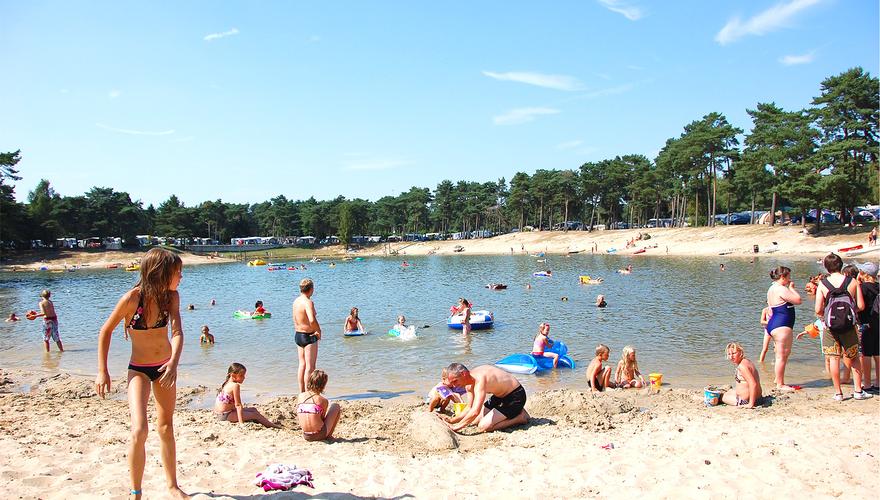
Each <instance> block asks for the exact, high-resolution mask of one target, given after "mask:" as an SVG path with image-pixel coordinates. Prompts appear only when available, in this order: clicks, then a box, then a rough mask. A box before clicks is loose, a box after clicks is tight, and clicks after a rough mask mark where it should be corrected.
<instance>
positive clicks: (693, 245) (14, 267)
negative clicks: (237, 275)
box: [0, 225, 880, 272]
mask: <svg viewBox="0 0 880 500" xmlns="http://www.w3.org/2000/svg"><path fill="white" fill-rule="evenodd" d="M869 231H870V229H869V226H860V227H855V228H835V229H825V230H823V233H822V234H819V235H812V234H805V233H804V232H803V229H802V228H801V227H800V226H777V227H769V226H766V225H742V226H716V227H697V228H690V227H688V228H646V229H622V230H613V231H611V230H609V231H593V232H587V231H569V232H563V231H530V232H518V233H507V234H502V235H497V236H494V237H492V238H485V239H470V240H442V241H423V242H399V243H388V244H384V243H383V244H378V245H375V246H371V247H365V248H363V249H361V250H358V251H354V252H345V250H344V249H343V248H342V247H341V246H339V245H336V246H330V247H323V248H319V249H314V250H306V252H307V253H306V257H311V256H318V257H322V258H327V259H332V258H341V257H343V256H346V255H359V256H371V257H381V256H396V257H402V256H427V255H465V256H466V255H498V256H501V255H522V254H533V253H538V252H544V253H546V254H558V255H588V254H591V253H594V254H598V255H620V256H632V257H657V256H670V257H694V256H702V257H728V258H730V257H750V258H751V257H760V256H785V257H805V258H806V257H820V256H823V255H825V254H827V253H828V252H831V251H835V252H840V249H843V248H850V247H855V246H858V245H862V247H863V248H862V251H864V250H870V251H869V252H867V253H863V254H860V255H845V254H846V252H840V253H843V254H844V255H841V257H844V258H854V259H857V260H860V259H875V260H876V259H877V258H878V257H880V246H877V247H871V248H869V247H868V245H867V234H868V232H869ZM644 234H647V235H650V239H642V240H638V239H637V238H638V237H639V235H644ZM633 240H634V241H633ZM630 241H633V246H631V247H629V248H627V243H628V242H630ZM774 243H775V244H774ZM755 245H757V246H758V249H759V251H758V253H755V252H754V246H755ZM457 246H461V247H462V248H463V250H462V251H460V252H456V251H455V248H456V247H457ZM609 250H613V251H611V252H609ZM255 252H256V251H255ZM637 252H639V253H637ZM144 253H145V251H142V250H108V251H102V252H96V251H71V250H59V251H57V252H53V253H48V252H47V253H30V254H28V255H14V256H13V257H11V258H10V262H8V263H4V264H2V265H0V272H4V271H5V272H12V271H39V270H40V267H46V268H47V269H45V270H47V271H50V272H51V271H54V272H59V271H64V270H65V268H66V267H68V266H82V267H88V268H90V269H100V268H106V267H107V266H108V265H113V264H116V265H117V266H119V267H120V268H122V267H124V266H125V265H127V263H129V262H132V261H134V260H135V259H137V258H139V257H140V256H142V255H143V254H144ZM177 253H178V255H180V257H181V259H182V260H183V263H184V265H202V264H222V263H229V262H239V261H237V260H236V259H232V258H225V257H210V256H205V255H199V254H193V253H189V252H185V251H180V252H177ZM260 253H263V252H262V251H261V252H260ZM255 256H258V255H256V254H255ZM304 258H305V257H304ZM304 258H296V259H294V260H303V259H304Z"/></svg>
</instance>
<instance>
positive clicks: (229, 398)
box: [214, 363, 281, 429]
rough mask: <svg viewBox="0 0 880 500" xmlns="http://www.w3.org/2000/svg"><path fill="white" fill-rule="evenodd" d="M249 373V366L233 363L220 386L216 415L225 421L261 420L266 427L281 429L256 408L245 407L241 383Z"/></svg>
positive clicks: (215, 404) (216, 402)
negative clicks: (242, 400)
mask: <svg viewBox="0 0 880 500" xmlns="http://www.w3.org/2000/svg"><path fill="white" fill-rule="evenodd" d="M246 375H247V368H245V367H244V365H243V364H241V363H232V364H231V365H229V369H228V370H226V380H224V381H223V385H221V386H220V392H219V393H218V394H217V400H216V401H214V415H215V416H216V417H217V420H220V421H225V422H239V423H241V422H259V423H261V424H263V425H264V426H266V427H272V428H274V429H280V428H281V426H280V425H279V424H275V423H272V422H270V421H269V419H268V418H266V417H264V416H263V415H262V414H261V413H260V412H258V411H257V409H256V408H245V407H244V406H242V404H241V384H242V383H243V382H244V378H245V376H246Z"/></svg>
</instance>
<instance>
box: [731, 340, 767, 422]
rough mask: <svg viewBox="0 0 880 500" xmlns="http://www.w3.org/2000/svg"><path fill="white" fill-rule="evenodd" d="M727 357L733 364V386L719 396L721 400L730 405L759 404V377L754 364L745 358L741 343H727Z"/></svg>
mask: <svg viewBox="0 0 880 500" xmlns="http://www.w3.org/2000/svg"><path fill="white" fill-rule="evenodd" d="M725 352H726V353H727V359H729V360H730V362H731V363H733V364H734V366H735V367H736V368H734V370H733V381H734V388H733V389H731V390H729V391H727V392H725V393H724V395H723V396H721V401H723V402H724V404H727V405H730V406H738V407H742V408H748V409H750V408H754V407H755V405H759V404H761V398H762V394H761V379H760V377H759V375H758V369H757V368H755V364H754V363H752V362H751V361H749V360H748V359H746V354H745V352H744V351H743V348H742V346H741V345H739V344H738V343H736V342H731V343H729V344H727V347H726V348H725Z"/></svg>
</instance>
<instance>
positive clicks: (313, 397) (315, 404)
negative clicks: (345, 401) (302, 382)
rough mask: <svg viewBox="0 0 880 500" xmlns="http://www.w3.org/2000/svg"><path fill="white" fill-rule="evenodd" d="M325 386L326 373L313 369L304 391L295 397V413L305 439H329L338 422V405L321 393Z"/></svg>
mask: <svg viewBox="0 0 880 500" xmlns="http://www.w3.org/2000/svg"><path fill="white" fill-rule="evenodd" d="M326 387H327V374H326V373H324V370H315V371H313V372H312V373H311V375H309V380H308V382H307V384H306V391H305V392H302V393H300V395H299V396H297V397H296V414H297V416H298V417H299V425H300V427H302V430H303V438H305V440H306V441H323V440H325V439H330V438H331V437H333V430H334V429H336V424H337V423H338V422H339V417H340V415H341V414H340V410H339V405H338V404H336V403H330V401H328V400H327V398H325V397H324V396H323V394H322V393H323V392H324V389H325V388H326Z"/></svg>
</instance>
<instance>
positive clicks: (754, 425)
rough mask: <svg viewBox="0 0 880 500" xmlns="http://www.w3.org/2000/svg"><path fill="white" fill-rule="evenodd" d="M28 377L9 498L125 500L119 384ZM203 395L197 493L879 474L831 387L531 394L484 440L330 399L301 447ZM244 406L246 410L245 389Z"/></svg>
mask: <svg viewBox="0 0 880 500" xmlns="http://www.w3.org/2000/svg"><path fill="white" fill-rule="evenodd" d="M26 377H27V374H26V372H16V371H13V372H3V373H0V419H2V421H3V427H2V432H0V445H2V446H3V449H4V450H6V453H4V455H3V457H0V474H2V475H3V476H4V477H5V478H8V479H9V480H10V481H11V484H12V485H13V487H14V489H15V491H16V494H17V495H18V496H21V497H23V498H69V497H71V496H73V497H75V496H97V495H112V496H115V495H121V494H123V493H124V492H125V491H126V490H127V479H128V473H127V469H128V468H127V464H126V461H125V459H124V456H125V450H126V448H127V442H128V434H129V418H128V404H127V401H126V400H125V389H124V385H120V384H118V383H117V384H114V387H113V390H114V394H113V397H112V398H109V399H107V400H101V399H99V398H98V397H97V396H95V395H94V393H93V391H94V389H93V382H92V381H91V380H83V379H79V378H78V377H71V376H69V375H65V374H58V375H55V376H51V377H39V378H37V380H35V381H33V382H34V383H33V384H31V385H29V387H27V392H10V391H11V390H15V389H20V388H21V385H20V384H21V383H22V382H23V380H24V379H25V378H26ZM214 390H215V389H214V388H204V387H196V388H192V387H184V388H179V389H178V409H177V411H176V413H175V424H176V425H175V432H176V435H177V460H178V475H179V478H180V484H181V487H182V488H183V489H184V491H187V492H188V493H191V494H196V495H197V496H196V498H209V497H210V498H241V495H257V494H262V490H260V489H259V488H257V487H256V486H255V485H254V484H253V477H254V475H255V474H256V473H257V472H259V471H260V470H262V469H263V468H264V467H265V466H266V465H268V464H269V463H287V464H296V465H297V466H299V467H303V468H306V469H309V470H310V471H311V472H312V473H313V474H314V479H315V489H311V488H307V487H297V488H296V489H295V490H294V491H293V492H292V493H289V495H293V498H300V497H303V498H305V497H308V496H311V495H319V496H320V497H321V498H340V499H351V498H362V497H381V498H394V497H397V498H399V497H403V496H413V497H415V498H453V497H455V498H474V497H477V496H482V495H485V494H487V493H489V492H492V493H493V494H496V495H501V496H503V497H506V498H537V497H546V496H547V495H552V496H562V497H568V498H573V497H579V498H584V497H591V498H605V497H619V496H620V494H621V492H626V491H633V492H634V491H638V492H639V494H648V495H649V496H651V497H664V498H667V497H675V498H682V497H694V496H700V497H707V496H712V497H714V496H720V497H724V498H737V497H743V496H746V495H754V492H755V491H769V490H768V489H772V490H773V491H774V494H779V493H783V494H784V495H785V496H795V495H801V496H805V497H807V498H814V497H833V496H838V495H840V494H841V493H843V492H844V491H845V492H847V493H849V494H851V495H855V496H856V498H869V497H870V496H872V493H871V492H872V491H874V489H875V486H874V484H873V483H874V481H873V478H874V476H875V472H876V470H877V468H878V467H880V458H878V455H880V454H878V450H880V436H878V435H877V434H876V433H870V432H869V433H867V434H866V435H864V436H859V437H855V436H853V438H852V439H851V440H842V441H841V440H838V439H828V436H827V434H826V430H828V429H840V431H839V432H838V433H836V434H835V435H838V434H840V433H844V431H845V429H848V428H867V429H870V428H872V426H873V422H874V420H875V419H876V416H877V413H878V407H880V398H873V399H871V400H868V401H845V402H843V403H837V402H833V401H831V397H830V394H831V390H829V389H804V390H801V391H798V392H796V393H791V394H773V395H772V397H771V398H769V401H768V402H767V403H766V404H765V406H763V407H760V408H757V409H755V410H743V409H741V408H735V407H724V406H721V407H711V408H707V407H705V406H704V404H703V401H702V393H701V391H689V390H681V389H666V388H664V389H662V390H661V391H660V393H658V394H639V393H637V392H636V391H615V392H607V393H603V394H599V395H591V394H589V393H584V392H581V391H574V390H570V389H561V390H550V391H538V392H530V393H529V395H528V401H527V405H526V409H527V411H529V413H530V415H531V419H530V421H529V423H528V424H526V425H524V426H520V427H517V428H513V429H511V430H508V431H502V432H496V433H492V434H476V433H475V430H474V429H473V428H470V429H468V430H466V432H465V433H464V434H462V435H457V436H454V438H453V439H449V436H448V435H446V434H445V433H444V432H443V431H442V428H440V429H439V430H437V427H435V426H434V425H433V423H434V420H433V418H432V417H431V416H430V414H428V413H427V411H426V410H425V408H426V407H425V405H424V403H423V402H422V401H421V398H415V397H404V398H398V399H395V400H391V401H381V400H376V399H369V400H357V401H340V402H339V403H340V405H341V407H342V419H341V421H340V423H339V426H338V427H337V433H336V436H335V438H334V439H333V440H332V441H331V442H328V443H324V442H315V443H308V442H306V441H304V440H303V439H302V436H301V433H300V428H299V425H298V422H297V420H296V414H295V405H294V400H293V398H291V397H289V396H288V397H279V398H274V399H272V400H269V401H266V402H264V403H261V404H257V405H256V406H257V408H258V409H259V410H260V411H261V412H262V413H264V414H265V415H266V416H267V417H269V418H270V419H271V420H275V421H279V422H280V423H281V424H282V428H281V429H278V430H273V429H265V428H262V426H260V425H259V424H243V425H236V424H230V423H227V422H218V421H216V420H215V419H214V418H213V417H212V415H211V412H210V410H208V409H192V408H191V407H190V404H191V402H192V401H193V400H194V399H195V398H197V397H199V396H213V393H214ZM245 404H246V406H252V405H253V401H249V400H248V398H247V396H246V397H245ZM153 405H154V403H152V402H151V403H150V405H149V409H148V412H149V416H150V418H151V426H150V427H151V429H150V431H151V432H150V434H149V435H148V438H147V467H146V471H145V476H144V490H145V494H147V495H150V496H155V495H156V494H157V493H159V492H162V491H164V487H163V486H164V474H163V473H162V470H161V466H160V465H159V455H158V453H159V446H158V438H157V437H156V434H155V432H154V430H155V428H154V427H153V422H154V421H155V411H154V406H153ZM609 445H611V446H609ZM817 470H826V471H829V472H828V473H825V474H822V473H820V474H817V473H816V471H817ZM440 471H448V474H447V473H442V472H440ZM830 471H834V472H833V473H832V472H830ZM450 474H452V475H453V476H450ZM734 474H735V477H736V480H733V478H734ZM841 474H842V475H843V476H845V477H844V479H845V481H844V482H842V481H841V480H840V479H841V477H840V476H841ZM221 477H222V478H223V480H222V481H218V478H221ZM450 477H454V478H455V480H454V481H450ZM499 477H501V478H504V480H502V481H498V478H499ZM624 496H627V495H624ZM759 496H762V495H759Z"/></svg>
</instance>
